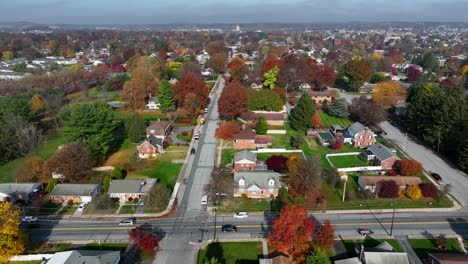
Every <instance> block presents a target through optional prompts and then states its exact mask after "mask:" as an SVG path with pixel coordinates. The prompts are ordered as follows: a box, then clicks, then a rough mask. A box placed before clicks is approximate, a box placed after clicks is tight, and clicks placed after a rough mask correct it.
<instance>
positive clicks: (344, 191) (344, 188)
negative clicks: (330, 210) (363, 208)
mask: <svg viewBox="0 0 468 264" xmlns="http://www.w3.org/2000/svg"><path fill="white" fill-rule="evenodd" d="M347 182H348V178H346V180H345V182H344V187H343V202H344V200H345V197H346V183H347Z"/></svg>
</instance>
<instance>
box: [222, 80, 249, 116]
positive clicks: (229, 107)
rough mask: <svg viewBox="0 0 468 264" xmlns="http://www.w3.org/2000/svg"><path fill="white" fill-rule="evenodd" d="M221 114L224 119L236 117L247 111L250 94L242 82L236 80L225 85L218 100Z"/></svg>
mask: <svg viewBox="0 0 468 264" xmlns="http://www.w3.org/2000/svg"><path fill="white" fill-rule="evenodd" d="M218 105H219V115H220V117H221V118H223V119H234V118H236V117H237V116H238V115H239V114H241V113H243V112H245V111H247V108H248V106H249V95H248V93H247V88H245V87H244V86H243V85H242V84H241V83H240V82H238V81H234V82H231V83H229V84H228V85H227V86H226V87H224V90H223V92H222V93H221V96H220V97H219V100H218Z"/></svg>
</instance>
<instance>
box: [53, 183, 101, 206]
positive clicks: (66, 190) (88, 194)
mask: <svg viewBox="0 0 468 264" xmlns="http://www.w3.org/2000/svg"><path fill="white" fill-rule="evenodd" d="M100 188H101V186H100V185H99V184H84V183H59V184H57V185H55V188H54V190H53V191H52V193H51V194H50V197H51V199H52V201H54V202H65V201H73V202H75V203H81V202H91V200H93V198H94V197H95V196H96V195H97V194H98V193H99V190H100Z"/></svg>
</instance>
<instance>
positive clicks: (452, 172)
mask: <svg viewBox="0 0 468 264" xmlns="http://www.w3.org/2000/svg"><path fill="white" fill-rule="evenodd" d="M379 126H380V127H381V128H382V129H383V130H384V131H385V132H387V135H386V136H385V137H386V138H388V139H390V140H392V141H393V142H394V143H395V144H397V145H398V146H399V147H400V148H402V149H403V148H404V151H405V152H406V153H408V154H409V155H410V156H411V157H412V158H414V159H416V160H418V161H419V162H421V163H422V164H423V166H424V169H426V170H427V171H431V172H436V173H439V174H440V175H441V176H442V179H443V183H446V184H450V185H451V186H452V187H451V191H450V193H451V194H452V195H453V196H454V197H455V198H456V199H457V200H458V201H459V202H460V203H461V204H462V205H463V206H465V205H467V204H468V195H467V187H468V177H467V175H466V174H465V173H463V172H462V171H459V170H457V169H455V168H454V167H453V166H452V165H450V164H448V163H447V162H446V161H444V160H443V159H441V158H440V157H439V156H438V155H437V154H436V153H434V152H433V151H432V150H431V149H429V148H426V147H425V146H423V145H420V144H418V143H417V142H415V141H414V140H413V139H412V138H411V137H410V136H408V139H407V141H406V145H405V134H404V133H402V132H401V131H400V130H399V129H398V128H396V127H394V126H393V125H392V124H390V123H389V122H388V121H384V122H382V123H380V124H379Z"/></svg>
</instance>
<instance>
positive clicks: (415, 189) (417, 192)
mask: <svg viewBox="0 0 468 264" xmlns="http://www.w3.org/2000/svg"><path fill="white" fill-rule="evenodd" d="M406 196H408V197H409V198H410V199H412V200H419V199H421V197H422V192H421V189H419V186H417V185H414V184H413V185H411V186H410V187H409V188H408V190H407V191H406Z"/></svg>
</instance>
